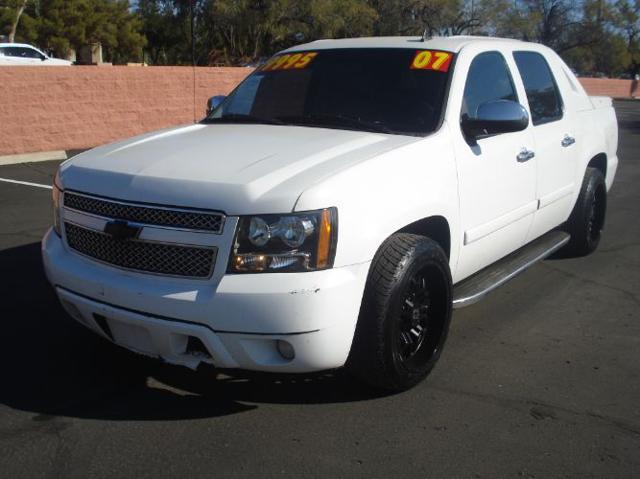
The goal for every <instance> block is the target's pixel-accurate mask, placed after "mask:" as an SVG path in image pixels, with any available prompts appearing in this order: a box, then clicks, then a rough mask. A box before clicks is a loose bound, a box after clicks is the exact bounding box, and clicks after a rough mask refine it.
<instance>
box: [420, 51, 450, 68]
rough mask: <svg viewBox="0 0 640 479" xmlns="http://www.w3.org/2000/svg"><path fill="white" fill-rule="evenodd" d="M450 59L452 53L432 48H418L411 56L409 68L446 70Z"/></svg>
mask: <svg viewBox="0 0 640 479" xmlns="http://www.w3.org/2000/svg"><path fill="white" fill-rule="evenodd" d="M451 60H453V53H449V52H438V51H434V50H420V51H418V52H416V56H415V57H413V61H412V62H411V69H412V70H433V71H436V72H448V71H449V66H450V65H451Z"/></svg>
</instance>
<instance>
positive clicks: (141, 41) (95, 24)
mask: <svg viewBox="0 0 640 479" xmlns="http://www.w3.org/2000/svg"><path fill="white" fill-rule="evenodd" d="M140 28H141V23H140V20H139V18H138V17H137V16H136V15H134V14H132V13H131V12H130V11H129V2H128V1H127V0H40V23H39V28H38V41H39V43H40V45H42V46H43V47H45V48H47V49H50V50H52V51H53V52H55V53H56V55H59V56H65V55H66V54H67V53H68V52H69V50H70V49H71V48H73V49H75V50H76V51H77V50H79V49H80V48H81V47H83V46H85V45H89V44H92V43H101V44H102V46H103V48H104V51H105V57H106V60H113V61H119V62H123V61H127V60H136V59H138V58H139V57H140V55H141V53H142V47H143V46H144V45H145V43H146V39H145V38H144V36H143V35H142V34H141V33H140Z"/></svg>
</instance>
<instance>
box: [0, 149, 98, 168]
mask: <svg viewBox="0 0 640 479" xmlns="http://www.w3.org/2000/svg"><path fill="white" fill-rule="evenodd" d="M87 149H88V148H82V149H77V150H54V151H39V152H37V153H22V154H19V155H0V166H5V165H17V164H19V163H36V162H39V161H55V160H67V159H69V158H71V157H73V156H75V155H77V154H79V153H82V152H83V151H87Z"/></svg>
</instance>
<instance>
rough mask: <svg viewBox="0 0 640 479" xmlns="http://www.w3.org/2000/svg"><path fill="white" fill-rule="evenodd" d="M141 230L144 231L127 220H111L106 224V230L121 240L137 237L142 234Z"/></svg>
mask: <svg viewBox="0 0 640 479" xmlns="http://www.w3.org/2000/svg"><path fill="white" fill-rule="evenodd" d="M140 231H142V228H141V227H139V226H132V225H130V224H129V223H127V222H126V221H122V220H114V221H109V222H108V223H107V224H106V225H104V232H105V233H106V234H108V235H110V236H113V237H114V238H115V239H119V240H127V239H133V238H137V237H138V235H139V234H140Z"/></svg>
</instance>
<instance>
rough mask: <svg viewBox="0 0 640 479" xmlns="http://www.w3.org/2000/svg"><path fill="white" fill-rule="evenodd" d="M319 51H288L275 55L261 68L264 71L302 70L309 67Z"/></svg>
mask: <svg viewBox="0 0 640 479" xmlns="http://www.w3.org/2000/svg"><path fill="white" fill-rule="evenodd" d="M317 55H318V52H306V53H288V54H286V55H280V56H277V57H273V58H272V59H271V60H269V61H268V62H267V63H265V65H264V66H263V67H262V68H261V71H263V72H273V71H278V70H302V69H303V68H307V67H308V66H309V64H310V63H311V62H312V61H313V59H314V58H315V57H316V56H317Z"/></svg>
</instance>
